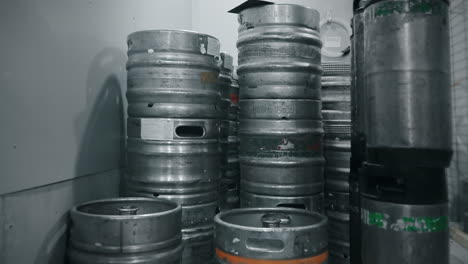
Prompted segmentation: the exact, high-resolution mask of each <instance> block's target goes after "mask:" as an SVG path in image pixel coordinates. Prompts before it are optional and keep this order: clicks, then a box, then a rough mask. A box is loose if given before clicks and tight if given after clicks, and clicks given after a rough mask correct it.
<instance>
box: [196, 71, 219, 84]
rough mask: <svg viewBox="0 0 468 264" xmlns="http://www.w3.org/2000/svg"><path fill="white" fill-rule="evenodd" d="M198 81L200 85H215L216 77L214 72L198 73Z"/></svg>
mask: <svg viewBox="0 0 468 264" xmlns="http://www.w3.org/2000/svg"><path fill="white" fill-rule="evenodd" d="M200 80H201V81H202V83H216V82H217V81H218V75H217V74H216V73H214V72H202V73H200Z"/></svg>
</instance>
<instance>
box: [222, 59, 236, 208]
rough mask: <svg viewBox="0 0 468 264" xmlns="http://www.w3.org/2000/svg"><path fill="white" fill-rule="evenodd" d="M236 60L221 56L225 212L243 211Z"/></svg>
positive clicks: (223, 201) (223, 194)
mask: <svg viewBox="0 0 468 264" xmlns="http://www.w3.org/2000/svg"><path fill="white" fill-rule="evenodd" d="M234 76H235V74H234V65H233V59H232V56H231V55H229V54H227V53H221V73H220V74H219V85H220V90H221V109H222V111H223V120H222V121H221V129H220V146H221V153H222V156H221V180H220V189H219V190H220V196H219V197H220V199H219V209H220V211H221V212H223V211H225V210H229V209H233V208H238V207H239V184H240V182H239V181H240V171H239V170H240V169H239V138H238V136H237V131H238V127H239V121H238V116H239V86H238V85H237V80H236V79H235V78H234Z"/></svg>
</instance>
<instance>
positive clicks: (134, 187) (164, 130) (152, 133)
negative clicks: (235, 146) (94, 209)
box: [124, 117, 220, 263]
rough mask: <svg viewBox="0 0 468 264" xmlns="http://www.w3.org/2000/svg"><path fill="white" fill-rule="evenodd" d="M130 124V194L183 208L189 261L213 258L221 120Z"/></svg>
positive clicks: (127, 183)
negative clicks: (170, 202) (165, 201)
mask: <svg viewBox="0 0 468 264" xmlns="http://www.w3.org/2000/svg"><path fill="white" fill-rule="evenodd" d="M127 126H128V128H127V134H128V139H127V169H126V173H125V179H124V192H125V194H126V195H127V196H145V197H160V198H166V199H169V200H172V201H175V202H177V203H179V204H181V205H182V228H183V229H182V232H183V237H184V241H185V244H186V247H185V250H184V256H185V257H184V260H183V263H200V262H204V261H208V260H210V259H211V258H212V250H211V244H212V234H213V231H212V230H213V217H214V215H215V212H216V210H217V208H218V188H219V186H218V184H219V177H220V149H219V143H218V137H219V122H218V121H217V120H213V119H198V120H197V119H169V118H159V119H157V118H149V119H148V118H132V117H130V118H129V119H128V122H127ZM155 137H156V138H155Z"/></svg>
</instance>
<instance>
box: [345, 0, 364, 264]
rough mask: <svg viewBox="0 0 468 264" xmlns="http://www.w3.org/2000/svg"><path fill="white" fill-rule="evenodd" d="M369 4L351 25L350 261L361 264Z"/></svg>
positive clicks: (358, 1) (358, 7) (358, 4)
mask: <svg viewBox="0 0 468 264" xmlns="http://www.w3.org/2000/svg"><path fill="white" fill-rule="evenodd" d="M366 2H368V1H365V0H354V16H353V18H352V21H351V27H352V29H353V32H352V35H351V160H350V174H349V198H350V200H349V206H350V210H349V214H350V242H351V243H350V260H351V263H353V264H354V263H356V264H361V263H362V260H361V204H360V201H361V193H360V182H359V171H360V169H361V167H362V164H363V162H364V161H365V155H366V153H367V152H366V132H365V129H366V122H367V119H366V115H365V109H364V107H365V105H366V101H365V100H366V92H365V83H364V69H365V67H366V66H365V60H364V57H365V56H364V55H365V54H364V6H365V3H366Z"/></svg>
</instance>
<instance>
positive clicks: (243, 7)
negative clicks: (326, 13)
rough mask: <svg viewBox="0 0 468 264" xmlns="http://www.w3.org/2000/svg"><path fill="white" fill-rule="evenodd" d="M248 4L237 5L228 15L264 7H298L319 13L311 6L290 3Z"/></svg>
mask: <svg viewBox="0 0 468 264" xmlns="http://www.w3.org/2000/svg"><path fill="white" fill-rule="evenodd" d="M248 2H249V1H246V2H244V3H242V4H240V5H238V6H237V7H235V8H233V9H232V10H230V11H229V13H235V14H240V13H241V12H243V11H245V10H247V9H251V8H258V7H265V6H290V7H299V8H303V9H306V10H311V11H314V12H317V13H318V14H320V12H319V11H318V10H317V9H315V8H313V7H311V6H305V5H299V4H291V3H274V2H268V1H263V2H264V3H263V4H256V5H250V4H248ZM250 2H255V1H250Z"/></svg>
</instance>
